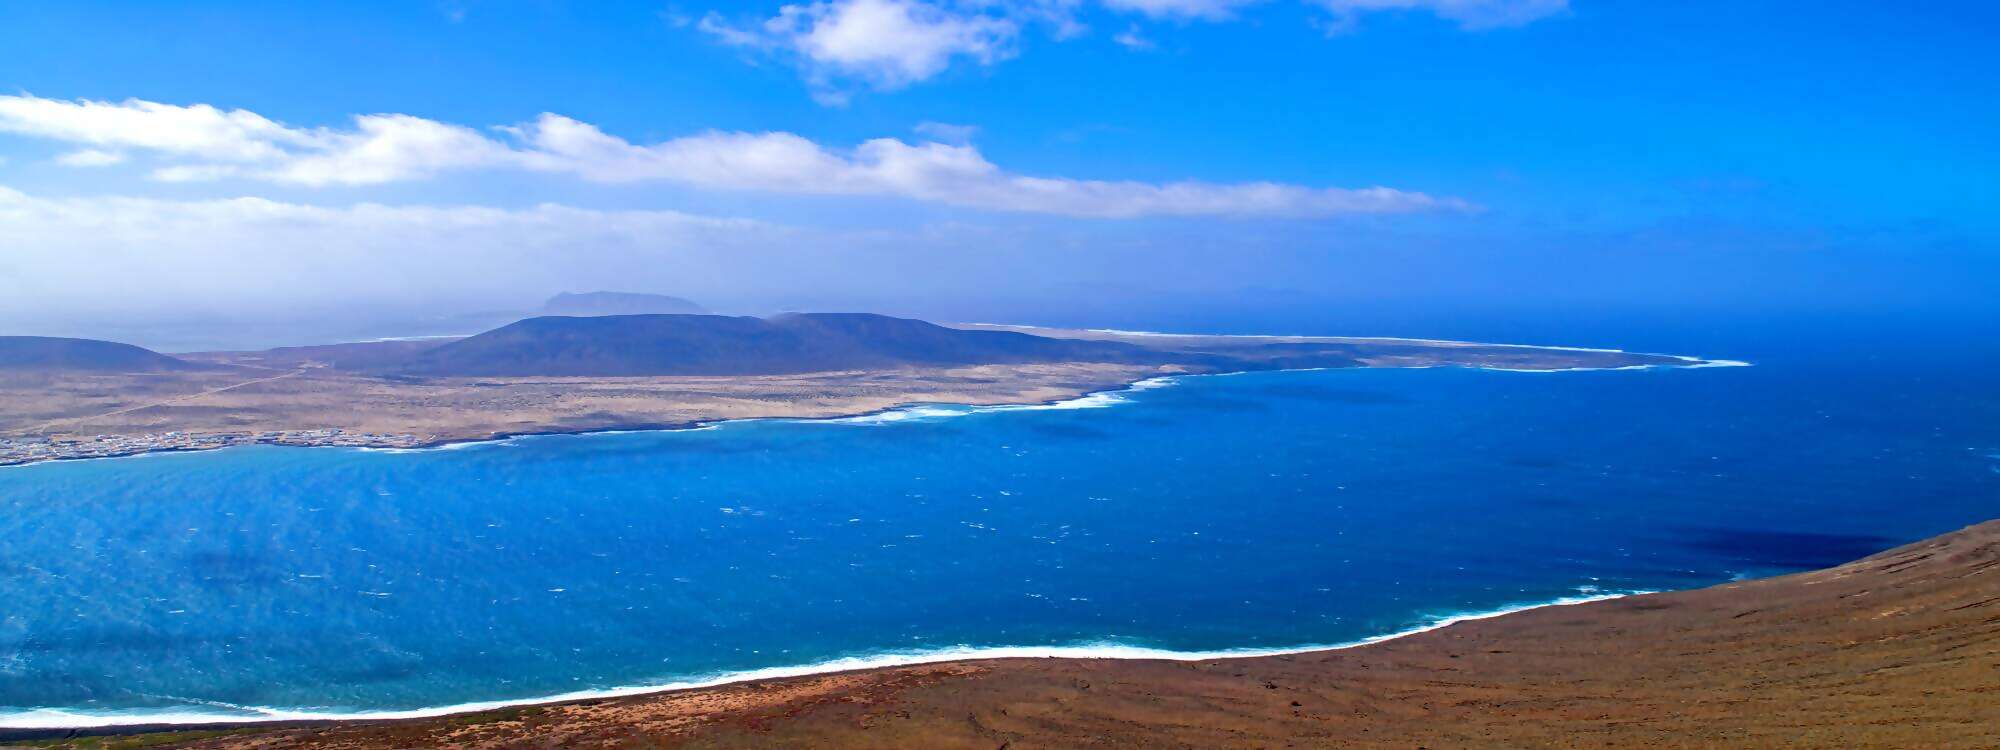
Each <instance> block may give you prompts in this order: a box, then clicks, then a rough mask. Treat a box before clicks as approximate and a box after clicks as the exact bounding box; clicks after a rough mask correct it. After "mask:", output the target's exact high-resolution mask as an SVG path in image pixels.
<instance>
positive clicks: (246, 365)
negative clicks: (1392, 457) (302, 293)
mask: <svg viewBox="0 0 2000 750" xmlns="http://www.w3.org/2000/svg"><path fill="white" fill-rule="evenodd" d="M635 304H637V303H634V302H632V301H630V300H625V299H622V298H615V297H603V296H592V297H581V298H579V299H576V300H567V301H565V305H566V307H564V308H563V309H578V308H587V309H595V310H602V309H605V308H611V309H626V308H629V307H631V306H633V305H635ZM648 304H666V303H658V302H649V303H648ZM620 305H623V306H624V307H623V308H621V307H619V306H620ZM1717 364H1729V363H1728V362H1726V361H1711V360H1701V359H1696V358H1692V357H1684V356H1673V355H1663V354H1640V353H1631V352H1623V351H1615V350H1606V349H1582V348H1563V347H1545V346H1523V345H1507V344H1478V343H1468V342H1458V341H1437V340H1425V339H1387V338H1346V337H1321V336H1209V335H1168V334H1156V333H1142V332H1126V331H1103V330H1067V329H1049V328H1034V327H1028V326H1007V325H983V324H959V325H940V324H935V323H930V322H925V321H920V320H913V319H908V318H896V317H890V316H885V315H875V314H866V313H793V314H786V315H778V316H773V317H770V318H755V317H744V316H724V315H709V314H699V313H640V314H608V315H539V316H535V317H530V318H525V319H522V320H519V321H516V322H513V323H510V324H507V325H504V326H501V327H499V328H495V329H493V330H490V331H486V332H484V333H480V334H477V335H472V336H464V337H433V338H421V339H409V340H391V341H375V342H363V343H345V344H332V345H323V346H302V347H285V348H278V349H268V350H261V351H220V352H193V353H183V354H179V355H174V356H169V355H166V354H161V353H157V352H152V351H149V350H146V349H143V348H140V347H136V346H130V345H127V344H119V343H114V342H105V341H90V340H82V339H57V338H46V337H31V336H5V337H0V465H9V464H22V463H32V462H38V461H47V460H61V459H77V458H103V457H112V456H125V455H134V454H140V453H149V452H159V451H188V450H207V449H213V448H222V447H228V446H235V445H250V444H270V445H292V446H346V447H366V448H403V449H408V448H421V447H429V446H439V445H445V444H450V443H462V442H469V441H482V440H493V439H498V438H505V437H510V436H517V435H528V434H542V433H568V432H592V431H604V430H632V429H671V428H682V427H690V426H697V425H701V424H705V423H711V422H715V421H720V420H730V419H749V418H827V417H839V416H848V415H856V414H867V413H874V412H880V411H884V410H888V409H894V408H897V407H900V406H906V405H910V404H919V403H953V404H968V405H988V404H1022V403H1043V402H1054V401H1060V400H1064V399H1070V398H1076V397H1079V396H1083V395H1086V394H1090V393H1094V392H1099V391H1105V390H1114V389H1119V388H1124V387H1127V386H1130V385H1131V384H1133V383H1135V382H1139V381H1143V380H1147V379H1150V378H1160V377H1173V376H1187V375H1204V374H1217V373H1228V372H1244V371H1256V370H1279V369H1301V368H1348V367H1478V368H1488V369H1504V370H1519V371H1535V372H1548V371H1562V370H1576V369H1623V368H1648V367H1690V366H1712V365H1717Z"/></svg>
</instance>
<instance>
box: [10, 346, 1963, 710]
mask: <svg viewBox="0 0 2000 750" xmlns="http://www.w3.org/2000/svg"><path fill="white" fill-rule="evenodd" d="M1970 346H1990V345H1988V344H1984V343H1982V342H1974V343H1973V344H1971V345H1970ZM1665 350H1666V351H1674V352H1676V353H1684V354H1696V355H1704V356H1719V357H1721V356H1726V357H1729V358H1733V359H1744V360H1749V361H1751V362H1752V363H1753V366H1750V367H1732V368H1707V369H1691V370H1686V369H1654V370H1641V371H1616V372H1564V373H1520V372H1493V371H1480V370H1467V369H1427V370H1325V371H1303V372H1275V373H1257V374H1245V375H1230V376H1208V377H1185V378H1178V379H1172V380H1164V381H1155V382H1149V383H1146V384H1143V385H1142V386H1140V387H1138V388H1134V389H1130V390H1125V391H1120V392H1113V393H1105V394H1097V395H1094V396H1090V397H1086V398H1082V399H1077V400H1074V401H1070V402H1064V403H1060V404H1053V405H1043V406H1035V407H1025V408H973V407H963V406H952V405H919V406H914V407H910V408H906V409H901V410H897V411H894V412H889V413H885V414H879V415H870V416H865V417H860V418H851V419H840V420H824V421H796V420H757V421H742V422H731V423H724V424H718V425H713V426H709V427H706V428H701V429H693V430H682V431H667V432H630V433H609V434H595V435H559V436H539V437H528V438H518V439H512V440H506V441H500V442H491V443H478V444H469V445H464V446H456V447H452V448H448V449H437V450H422V451H403V452H396V451H365V450H351V449H331V448H277V447H252V448H236V449H228V450H222V451H214V452H207V453H191V454H163V455H151V456H143V457H134V458H123V459H109V460H95V461H77V462H60V463H51V464H40V465H32V466H25V467H15V468H7V469H0V727H36V726H74V725H87V724H106V723H141V722H152V721H207V720H235V719H253V718H285V717H316V716H352V715H409V714H421V713H430V712H437V711H441V710H445V709H447V708H451V707H464V706H468V705H493V704H500V703H508V702H520V701H532V700H536V699H545V698H549V697H552V696H575V695H595V694H612V693H617V692H624V691H631V690H636V689H644V688H647V687H654V686H661V685H675V684H690V683H702V682H712V681H716V680H725V679H730V678H732V677H741V676H746V675H768V674H782V673H793V672H800V671H812V670H816V669H826V668H832V667H840V666H855V665H862V664H874V663H894V662H898V661H909V660H919V659H925V658H939V657H943V656H952V655H967V654H979V653H1014V654H1057V653H1062V654H1102V655H1164V656H1193V655H1202V654H1216V653H1249V652H1263V651H1271V650H1285V649H1294V648H1301V647H1310V646H1325V645H1338V644H1347V643H1354V642H1359V641H1364V640H1368V639H1371V638H1379V637H1384V636H1388V635H1393V634H1396V633H1401V632H1407V631H1410V630H1412V629H1417V628H1422V627H1426V626H1429V625H1433V624H1436V623H1438V622H1442V621H1447V620H1449V619H1451V618H1455V617H1462V616H1468V615H1477V614H1481V613H1490V612H1496V611H1505V610H1508V609H1512V608H1519V607H1524V606H1532V605H1537V604H1545V603H1551V602H1560V601H1574V600H1577V599H1584V598H1592V597H1598V596H1608V595H1616V594H1620V593H1627V592H1635V591H1651V590H1663V589H1680V588H1689V587H1698V586H1704V585H1709V584H1714V583H1718V582H1723V581H1728V580H1732V579H1738V578H1743V577H1751V576H1763V575H1771V574H1776V573H1784V572H1788V571H1797V570H1803V569H1810V568H1815V567H1821V566H1825V565H1829V564H1834V563H1838V562H1843V561H1845V560H1848V559H1852V558H1855V557H1859V556H1862V555H1866V554H1869V553H1872V552H1875V551H1878V550H1880V549H1883V548H1886V547H1890V546H1894V545H1897V544H1902V543H1905V542H1909V541H1913V540H1916V539H1919V538H1922V537H1925V536H1929V535H1934V534H1937V533H1941V532H1944V531H1948V530H1951V529H1954V528H1958V527H1960V526H1963V525H1966V524H1969V523H1973V522H1976V521H1980V520H1985V519H1987V518H1991V517H1995V516H2000V387H1996V386H2000V376H1996V375H1995V374H1994V371H1993V368H1991V367H1987V366H1986V365H1990V364H1992V363H1994V362H1996V361H2000V359H1995V358H1993V357H1991V356H1989V355H1988V353H1987V352H1986V351H1976V350H1975V351H1970V352H1968V351H1966V350H1965V349H1964V348H1963V347H1961V348H1960V349H1958V350H1953V351H1954V352H1956V354H1954V355H1952V356H1942V355H1941V356H1937V357H1932V358H1930V359H1924V358H1922V357H1916V358H1912V357H1905V356H1881V355H1879V354H1868V353H1866V352H1867V350H1866V349H1865V348H1863V347H1858V346H1848V347H1844V348H1839V349H1837V350H1819V351H1812V352H1800V351H1797V350H1795V349H1793V348H1788V347H1770V348H1768V349H1764V350H1759V349H1757V348H1756V347H1741V348H1740V350H1737V351H1726V350H1725V351H1701V350H1696V351H1683V350H1678V349H1665ZM1912 351H1915V350H1914V349H1913V350H1912ZM1923 351H1941V350H1932V349H1923ZM1988 351H1990V350H1988Z"/></svg>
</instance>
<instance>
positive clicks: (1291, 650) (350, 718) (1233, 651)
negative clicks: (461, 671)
mask: <svg viewBox="0 0 2000 750" xmlns="http://www.w3.org/2000/svg"><path fill="white" fill-rule="evenodd" d="M1654 593H1659V592H1657V591H1623V592H1611V593H1597V594H1580V595H1577V596H1565V597H1559V598H1556V599H1551V600H1547V601H1540V602H1531V603H1520V604H1507V605H1502V606H1499V607H1494V608H1491V609H1483V610H1471V611H1466V612H1456V613H1452V614H1446V615H1439V616H1435V617H1430V618H1427V619H1424V620H1422V621H1421V623H1420V624H1417V625H1413V626H1410V627H1407V628H1404V629H1402V630H1397V631H1392V632H1389V633H1383V634H1379V635H1373V636H1368V637H1366V638H1360V639H1357V640H1353V641H1346V642H1341V643H1322V644H1308V645H1300V646H1286V647H1270V648H1256V647H1246V648H1229V649H1214V650H1205V651H1176V650H1172V649H1160V648H1152V647H1147V646H1134V645H1130V644H1120V643H1115V642H1109V641H1105V642H1090V643H1081V644H1074V645H1062V646H962V645H961V646H947V647H943V648H937V649H926V650H922V651H885V652H879V653H872V654H866V655H860V656H840V657H835V658H833V659H829V660H826V661H821V662H814V663H809V664H800V665H793V666H778V667H762V668H758V669H749V670H742V671H735V672H726V673H721V674H715V675H707V676H697V677H690V678H686V679H679V680H673V681H668V682H660V683H655V684H639V685H625V686H618V687H610V688H597V689H591V690H579V691H573V692H568V693H560V694H556V695H547V696H539V697H528V698H510V699H495V700H487V701H470V702H465V703H456V704H450V705H443V706H430V707H423V708H414V709H389V710H375V711H353V712H321V711H306V710H299V709H284V708H271V707H264V706H237V707H234V708H235V709H236V710H241V711H246V712H251V713H249V714H246V715H229V714H222V713H203V712H160V713H143V714H142V713H103V714H91V713H81V712H75V711H69V710H63V709H48V708H36V709H30V710H28V711H22V712H18V713H13V714H0V740H5V739H7V738H8V736H9V735H8V733H12V732H27V733H35V732H48V731H62V730H72V729H127V730H140V731H156V730H169V729H171V730H188V729H204V728H217V727H244V726H267V725H268V726H284V725H297V724H339V723H351V722H376V721H406V720H412V719H435V718H442V717H450V716H460V715H465V714H477V713H485V712H491V711H500V710H505V709H513V708H524V707H537V706H557V705H564V704H576V703H589V702H594V701H602V700H607V699H613V698H639V697H646V696H656V695H662V694H667V693H676V692H685V691H692V690H704V689H709V688H718V687H727V686H732V685H743V684H747V683H755V682H763V681H769V680H782V679H790V678H798V677H814V676H822V675H836V674H844V673H851V672H871V671H878V670H884V669H894V668H898V667H916V666H925V665H933V664H944V663H954V662H968V661H970V662H977V661H990V660H996V659H1117V660H1148V659H1149V660H1159V661H1177V662H1194V661H1210V660H1219V659H1255V658H1260V657H1270V656H1296V655H1303V654H1318V653H1326V652H1333V651H1342V650H1347V649H1354V648H1361V647H1364V646H1372V645H1375V644H1379V643H1386V642H1389V641H1393V640H1396V639H1399V638H1407V637H1410V636H1414V635H1421V634H1423V633H1429V632H1431V631H1435V630H1439V629H1441V628H1447V627H1450V626H1452V625H1456V624H1459V623H1463V622H1474V621H1478V620H1487V619H1492V618H1496V617H1505V616H1507V615H1512V614H1517V613H1521V612H1528V611H1532V610H1538V609H1545V608H1551V607H1567V606H1575V605H1579V604H1590V603H1594V602H1602V601H1611V600H1614V599H1622V598H1625V597H1630V596H1640V595H1645V594H1654Z"/></svg>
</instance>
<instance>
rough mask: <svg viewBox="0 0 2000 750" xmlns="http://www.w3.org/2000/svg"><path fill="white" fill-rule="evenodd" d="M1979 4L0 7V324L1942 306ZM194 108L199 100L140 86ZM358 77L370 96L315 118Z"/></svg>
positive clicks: (1976, 61)
mask: <svg viewBox="0 0 2000 750" xmlns="http://www.w3.org/2000/svg"><path fill="white" fill-rule="evenodd" d="M1996 20H2000V19H1997V18H1996V12H1995V11H1993V10H1990V9H1988V8H1987V7H1986V6H1984V5H1983V4H1974V3H1966V4H1962V5H1952V4H1942V3H1941V4H1927V5H1925V6H1923V7H1921V8H1914V9H1913V8H1905V7H1902V6H1895V5H1890V4H1882V3H1841V2H1832V3H1810V4H1808V3H1785V4H1780V3H1754V2H1753V3H1721V2H1717V3H1641V2H1597V1H1593V0H1573V1H1572V2H1567V3H1565V2H1561V1H1560V0H1305V1H1301V0H1269V1H1267V2H1244V1H1243V0H1234V1H1231V0H1104V1H1101V2H1100V1H1099V0H1089V1H1085V0H988V1H986V2H966V3H962V4H961V3H953V2H921V1H920V0H826V1H824V2H819V3H797V4H791V5H789V6H788V5H787V4H784V3H711V4H703V3H699V2H688V1H687V0H678V1H677V2H674V3H659V2H646V3H616V2H593V3H582V2H556V1H554V0H547V1H544V2H519V3H501V2H380V3H341V4H322V5H319V6H317V7H290V6H278V5H273V4H268V3H249V2H245V3H176V4H167V3H94V2H73V3H28V2H0V21H4V22H0V95H4V96H7V97H9V98H8V99H6V100H0V159H4V160H5V161H4V162H0V189H4V190H6V191H9V192H6V193H0V196H7V197H5V198H4V200H0V221H4V222H6V223H5V224H4V226H6V227H8V228H7V231H8V232H9V233H11V234H14V235H15V236H16V237H17V241H16V242H15V243H11V244H13V245H14V246H13V247H9V248H0V296H5V297H7V298H8V299H10V300H11V302H0V321H7V320H9V319H12V320H14V321H15V324H16V325H17V326H24V327H25V326H34V325H46V324H48V322H49V321H50V320H69V321H76V320H84V319H96V318H120V317H121V316H122V317H128V318H129V317H130V316H132V315H135V314H153V315H158V314H161V311H162V310H171V311H177V312H179V313H185V314H187V315H190V316H195V317H200V316H204V315H205V316H211V317H217V316H220V317H229V316H236V315H244V314H255V315H259V316H266V317H276V318H282V317H285V316H297V317H303V318H313V317H322V316H324V315H326V314H327V311H329V310H336V309H351V307H352V306H353V305H354V303H356V302H364V303H366V304H367V305H368V306H369V307H370V309H375V310H385V311H396V312H398V313H400V312H435V311H448V310H451V309H479V308H482V307H485V308H492V307H507V306H508V305H510V304H513V303H514V302H515V301H517V300H530V301H532V300H533V299H536V298H539V297H541V296H546V294H548V293H553V292H555V291H561V290H562V289H574V288H584V287H592V288H594V287H599V286H610V287H642V289H641V290H643V291H660V292H668V293H681V294H686V295H688V296H693V297H697V298H702V299H704V300H707V301H711V302H712V304H715V305H716V306H719V307H724V308H730V309H732V310H740V311H743V312H763V311H768V310H771V309H777V308H781V307H826V306H847V307H855V306H866V307H873V308H877V309H885V310H890V311H896V312H909V313H913V314H927V315H935V316H948V317H959V318H965V317H979V316H1004V317H1012V318H1015V319H1021V318H1029V317H1039V318H1042V319H1043V321H1042V322H1059V323H1075V322H1090V320H1097V319H1102V318H1119V320H1114V321H1107V322H1115V323H1120V324H1124V323H1131V322H1134V321H1135V320H1136V321H1139V322H1144V320H1145V319H1146V315H1144V314H1140V313H1135V312H1133V311H1134V310H1155V311H1156V310H1161V309H1165V308H1167V307H1170V306H1174V305H1182V306H1190V307H1194V308H1199V309H1202V310H1209V311H1220V312H1218V314H1223V313H1226V312H1228V311H1230V310H1231V309H1232V308H1246V309H1247V308H1255V309H1263V308H1269V310H1270V313H1271V314H1269V315H1262V316H1251V317H1254V318H1256V319H1258V320H1283V319H1284V314H1283V313H1284V311H1285V310H1286V309H1297V310H1324V309H1328V308H1329V307H1338V308H1340V309H1344V310H1349V311H1353V312H1355V315H1353V316H1350V317H1349V318H1347V320H1350V321H1355V322H1361V321H1375V320H1381V321H1389V322H1390V324H1391V325H1392V327H1393V326H1404V327H1405V328H1408V327H1417V328H1421V327H1422V324H1418V323H1413V322H1395V321H1418V320H1426V319H1429V318H1430V317H1433V316H1426V315H1417V314H1410V315H1404V316H1402V317H1398V316H1397V315H1395V314H1390V312H1389V311H1413V310H1431V311H1437V310H1481V309H1494V310H1498V309H1537V310H1539V309H1554V310H1570V311H1590V310H1607V309H1618V310H1627V309H1662V310H1667V309H1676V308H1696V307H1699V308H1702V309H1705V310H1713V311H1717V312H1718V313H1726V312H1729V311H1746V310H1748V311H1757V310H1773V309H1783V310H1812V309H1841V310H1863V311H1865V310H1904V309H1917V308H1923V309H1938V310H1943V311H1946V312H1952V311H1969V310H1973V309H1975V308H1983V303H1984V301H1985V300H1989V299H1991V297H1992V296H1993V295H1991V294H1990V292H1991V291H1992V289H1991V287H1992V286H1993V284H1992V283H1991V279H1992V278H1994V277H1995V275H1996V274H2000V262H1996V259H1995V257H1994V253H1995V243H1994V240H1995V239H1996V236H2000V220H1996V218H1995V212H1994V211H1993V210H1992V209H1993V208H1994V206H1995V203H1996V202H1995V198H1996V196H1995V190H1994V188H1993V182H1994V181H1993V179H1992V178H1991V175H1992V174H1993V173H1994V171H1995V167H1996V166H2000V165H1997V164H1996V162H2000V158H1997V157H2000V142H1996V141H2000V136H1996V135H1995V133H1996V132H2000V128H1995V127H1993V125H1994V123H1996V122H2000V118H1996V116H1995V115H1996V112H1995V109H1996V106H2000V105H1996V104H1995V102H1996V101H2000V84H1996V82H1995V81H1996V78H2000V77H1997V76H1995V75H1994V73H1995V72H1996V70H2000V66H1996V64H1995V63H1996V60H1995V57H1996V53H1995V52H1994V51H1993V50H1992V49H1991V48H1992V46H1993V45H1991V44H1990V40H1991V39H1992V38H1993V37H1994V32H1995V31H1996V30H2000V24H1996ZM204 105H205V106H206V107H212V108H214V109H213V110H206V111H207V112H209V113H213V114H215V115H216V116H215V117H210V118H208V120H213V121H200V120H202V119H203V118H202V116H200V115H201V113H199V112H194V113H191V112H190V111H189V110H186V109H184V108H194V107H202V106H204ZM148 107H150V109H147V108H148ZM239 110H240V113H239V115H240V116H239V115H230V114H227V113H231V112H236V111H239ZM544 113H551V114H553V115H557V116H559V118H560V119H555V120H546V119H543V117H544ZM372 115H400V116H403V117H400V118H394V119H391V118H383V119H381V120H380V121H379V122H378V123H377V124H378V125H379V126H380V127H379V128H378V129H376V130H370V126H369V125H367V124H364V123H362V122H360V121H357V120H356V118H357V116H372ZM162 117H164V118H167V119H164V120H163V119H159V118H162ZM231 117H238V119H237V120H236V125H230V124H229V121H230V118H231ZM242 117H247V118H254V119H255V120H258V121H261V122H262V123H264V124H261V125H256V126H255V127H250V128H248V129H245V128H243V127H239V126H240V125H241V124H242V120H241V118H242ZM148 118H151V119H148ZM176 118H178V119H176ZM169 121H171V124H170V122H169ZM197 121H200V122H197ZM496 128H511V130H499V129H496ZM163 133H164V134H163ZM384 133H388V135H387V136H384V137H382V138H379V139H377V140H374V141H370V140H367V138H365V137H364V136H368V135H371V134H372V135H376V136H382V135H383V134H384ZM883 139H893V140H892V141H886V142H885V141H884V140H883ZM871 143H872V144H873V145H870V144H871ZM1378 189H1379V190H1378ZM244 199H252V200H257V201H266V202H268V203H259V204H254V206H252V207H251V208H246V206H249V205H251V204H246V203H245V202H244ZM9 201H11V204H10V203H9ZM253 208H254V210H252V209H253ZM280 215H282V216H280ZM274 217H276V218H274ZM107 226H111V227H113V229H112V230H106V229H105V228H106V227H107ZM9 256H12V257H9ZM467 268H477V269H479V273H478V274H476V275H477V276H480V277H482V278H466V276H467V274H465V273H463V270H464V269H467ZM330 281H333V282H337V283H335V284H332V285H333V286H337V287H339V288H340V290H341V293H340V294H338V295H336V294H333V293H331V292H330V291H329V290H328V289H327V288H326V287H327V286H329V282H330ZM251 286H256V287H261V288H259V289H255V290H246V287H251ZM107 288H109V289H111V290H112V292H111V293H110V294H106V293H105V290H106V289H107ZM192 299H198V300H199V301H198V302H194V301H190V300H192ZM385 314H386V313H385ZM1085 319H1090V320H1085ZM1246 319H1247V318H1246ZM22 332H26V331H22ZM1354 332H1357V333H1367V332H1372V331H1354ZM1385 332H1397V333H1413V332H1421V331H1412V330H1398V331H1385Z"/></svg>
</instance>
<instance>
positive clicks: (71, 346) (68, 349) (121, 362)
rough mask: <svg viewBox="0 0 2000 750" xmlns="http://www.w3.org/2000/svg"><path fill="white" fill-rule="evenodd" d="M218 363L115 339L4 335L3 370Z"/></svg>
mask: <svg viewBox="0 0 2000 750" xmlns="http://www.w3.org/2000/svg"><path fill="white" fill-rule="evenodd" d="M212 367H214V365H209V364H204V363H198V362H189V361H187V360H184V359H178V358H175V357H170V356H167V355H165V354H161V353H159V352H156V351H153V350H151V349H146V348H143V347H138V346H133V345H131V344H120V343H117V342H115V341H98V340H96V339H71V338H57V337H53V336H0V370H35V371H54V372H105V373H127V372H182V371H187V370H203V369H210V368H212Z"/></svg>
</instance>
